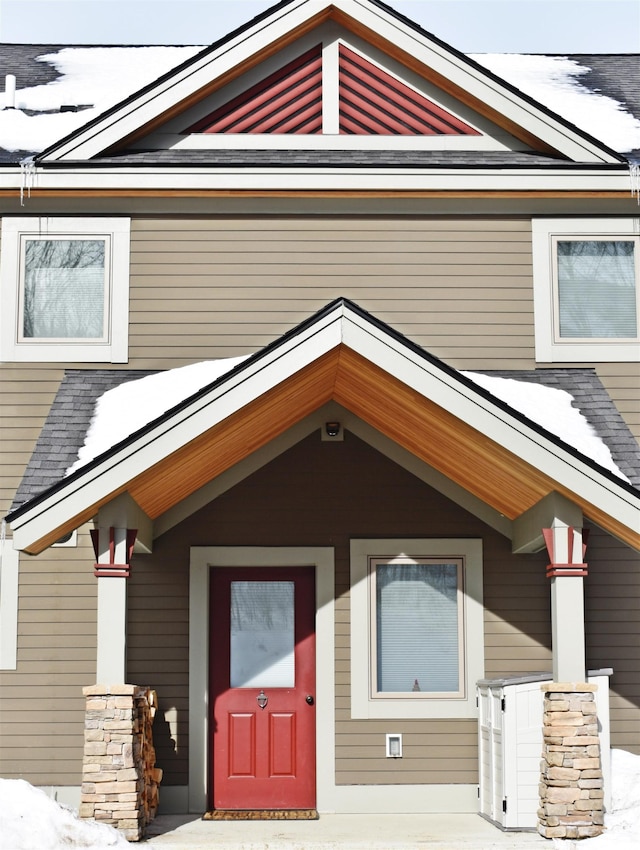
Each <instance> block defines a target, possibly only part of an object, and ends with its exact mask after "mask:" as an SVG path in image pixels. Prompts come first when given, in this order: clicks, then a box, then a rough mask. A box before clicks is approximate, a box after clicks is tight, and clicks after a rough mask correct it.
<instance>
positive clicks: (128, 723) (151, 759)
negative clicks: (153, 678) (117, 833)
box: [80, 685, 162, 841]
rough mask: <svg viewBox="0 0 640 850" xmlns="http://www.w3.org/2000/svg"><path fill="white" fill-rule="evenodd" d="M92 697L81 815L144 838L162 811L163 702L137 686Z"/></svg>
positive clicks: (94, 692)
mask: <svg viewBox="0 0 640 850" xmlns="http://www.w3.org/2000/svg"><path fill="white" fill-rule="evenodd" d="M83 693H84V695H85V697H86V713H85V733H84V737H85V744H84V758H83V769H82V791H81V798H80V817H82V818H92V819H94V820H96V821H99V822H100V823H108V824H109V825H111V826H114V827H116V829H119V830H121V831H122V833H123V834H124V836H125V838H127V839H128V840H129V841H139V840H140V839H141V838H143V837H144V834H145V828H146V826H147V825H148V824H149V823H150V822H151V821H152V820H153V818H154V817H155V814H156V810H157V808H158V786H159V784H160V780H161V779H162V771H161V770H160V769H159V768H156V767H155V750H154V747H153V735H152V724H153V717H154V715H155V710H156V705H157V698H156V695H155V692H154V691H150V690H149V689H148V688H140V687H137V686H136V685H112V686H105V685H92V686H90V687H86V688H83Z"/></svg>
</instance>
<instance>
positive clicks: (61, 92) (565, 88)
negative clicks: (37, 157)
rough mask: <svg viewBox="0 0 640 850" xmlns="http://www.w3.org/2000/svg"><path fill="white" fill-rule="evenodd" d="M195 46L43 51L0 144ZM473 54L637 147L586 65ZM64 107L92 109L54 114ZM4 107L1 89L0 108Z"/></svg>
mask: <svg viewBox="0 0 640 850" xmlns="http://www.w3.org/2000/svg"><path fill="white" fill-rule="evenodd" d="M200 50H202V47H198V46H190V47H166V46H165V47H66V48H63V49H62V50H59V51H57V52H55V53H50V54H43V55H42V56H40V57H39V61H42V62H50V63H51V64H52V65H53V66H54V67H55V68H56V69H57V70H58V71H59V72H60V73H61V74H62V76H61V77H60V78H58V79H57V80H55V81H54V82H51V83H49V84H47V85H41V86H34V87H31V88H19V89H18V90H17V91H16V109H14V110H11V111H5V112H4V113H3V114H2V121H0V148H5V149H7V150H27V151H40V150H43V149H44V148H46V147H48V146H49V145H51V144H53V143H54V142H55V141H57V140H58V139H61V138H63V137H64V136H66V135H67V134H68V133H71V132H73V131H75V130H77V129H78V128H79V127H81V126H82V125H83V124H85V123H87V122H88V121H90V120H92V119H93V118H95V117H96V116H98V115H100V114H101V113H102V112H104V111H105V110H106V109H108V108H109V107H111V106H113V105H114V104H116V103H119V102H120V101H121V100H124V99H125V98H126V97H128V96H129V95H131V94H133V93H134V92H136V91H137V90H138V89H140V88H142V87H143V86H145V85H147V84H148V83H150V82H152V81H153V80H155V79H156V78H157V77H159V76H160V75H162V74H164V73H165V72H166V71H169V70H170V69H171V68H173V67H175V66H177V65H179V64H180V63H182V62H184V61H186V60H187V59H189V58H191V57H192V56H194V55H195V54H196V53H198V52H199V51H200ZM471 58H472V59H475V60H476V61H477V62H479V64H481V65H484V66H485V67H486V68H488V69H489V70H490V71H492V72H493V73H494V74H497V75H498V76H499V77H502V78H503V79H505V80H507V81H508V82H510V83H511V84H512V85H514V86H516V88H518V89H520V90H521V91H522V92H524V93H525V94H528V95H529V96H530V97H533V98H534V99H535V100H538V101H539V102H540V103H542V104H544V105H545V106H546V107H547V108H548V109H551V110H552V111H553V112H555V113H557V114H558V115H562V116H563V117H565V118H566V119H568V120H569V121H570V122H572V123H573V124H575V125H576V126H578V127H579V128H580V129H582V130H585V131H586V132H588V133H590V134H591V135H592V136H594V137H595V138H597V139H600V140H601V141H603V142H604V143H605V144H607V145H609V146H610V147H612V148H614V149H615V150H617V151H622V152H625V151H631V150H634V149H637V148H640V120H638V119H637V118H634V117H633V116H632V115H631V114H630V113H629V112H627V111H626V109H625V107H624V106H623V105H622V104H620V103H618V101H616V100H614V99H612V98H610V97H606V96H605V95H603V94H600V93H599V92H594V91H591V90H590V89H588V88H587V87H586V86H585V85H584V84H583V83H582V82H581V77H583V76H584V75H585V74H587V73H588V71H589V68H587V67H586V66H584V65H581V64H580V63H579V62H577V61H576V60H574V59H569V58H566V57H560V56H540V55H538V56H536V55H526V54H515V53H514V54H504V53H500V54H472V55H471ZM18 84H20V81H18ZM68 104H72V105H73V104H75V105H79V104H82V105H87V104H90V105H91V108H90V109H86V110H82V111H80V112H63V113H60V112H59V111H58V110H59V109H60V107H61V106H62V105H68ZM4 105H5V96H4V93H0V110H1V109H2V108H3V107H4ZM22 110H35V111H37V112H39V113H40V114H37V115H27V114H26V113H25V112H23V111H22Z"/></svg>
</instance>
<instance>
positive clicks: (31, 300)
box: [19, 237, 109, 341]
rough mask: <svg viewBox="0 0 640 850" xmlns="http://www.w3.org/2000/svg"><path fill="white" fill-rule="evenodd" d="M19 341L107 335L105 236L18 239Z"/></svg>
mask: <svg viewBox="0 0 640 850" xmlns="http://www.w3.org/2000/svg"><path fill="white" fill-rule="evenodd" d="M22 251H23V261H22V264H21V267H22V269H23V275H24V279H23V281H22V285H21V287H20V296H21V297H20V328H21V333H20V336H19V340H20V341H22V340H38V339H43V340H65V341H70V340H92V341H94V340H95V341H106V340H107V339H108V333H109V328H108V315H109V313H108V306H107V305H108V300H109V275H108V257H109V248H108V238H107V237H102V238H95V237H94V238H73V239H69V238H33V237H23V239H22Z"/></svg>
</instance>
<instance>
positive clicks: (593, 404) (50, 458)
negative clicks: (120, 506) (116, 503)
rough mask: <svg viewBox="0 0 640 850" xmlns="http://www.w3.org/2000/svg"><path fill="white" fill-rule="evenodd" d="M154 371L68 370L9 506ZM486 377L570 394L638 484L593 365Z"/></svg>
mask: <svg viewBox="0 0 640 850" xmlns="http://www.w3.org/2000/svg"><path fill="white" fill-rule="evenodd" d="M153 374H156V372H152V371H143V370H131V371H124V370H123V371H118V370H110V369H67V370H66V371H65V376H64V379H63V380H62V383H61V384H60V388H59V390H58V393H57V395H56V397H55V399H54V402H53V404H52V406H51V410H50V412H49V415H48V417H47V420H46V422H45V425H44V427H43V429H42V432H41V433H40V436H39V438H38V440H37V443H36V446H35V449H34V451H33V454H32V456H31V460H30V461H29V464H28V465H27V469H26V470H25V474H24V477H23V479H22V482H21V484H20V486H19V487H18V491H17V493H16V496H15V499H14V502H13V505H12V508H11V510H12V511H13V510H17V509H18V508H19V507H21V506H22V505H23V504H25V503H26V502H28V501H29V500H30V499H32V498H34V497H35V496H37V495H38V494H39V493H42V492H43V491H44V490H46V489H48V488H49V487H52V486H54V485H56V484H57V483H59V482H60V481H61V480H62V478H63V477H64V475H65V472H66V470H67V469H68V468H69V467H70V466H71V465H72V464H73V463H74V462H75V460H76V459H77V454H78V450H79V449H80V448H81V447H82V445H83V442H84V437H85V434H86V432H87V430H88V428H89V424H90V422H91V417H92V414H93V410H94V407H95V403H96V401H97V400H98V398H99V397H100V396H101V395H102V394H103V393H104V392H106V391H107V390H110V389H112V388H114V387H116V386H119V385H120V384H122V383H125V382H127V381H132V380H135V379H137V378H143V377H146V376H147V375H153ZM483 374H486V375H493V376H497V377H504V378H514V379H516V380H520V381H532V382H535V383H539V384H543V385H544V386H548V387H553V388H555V389H561V390H565V391H566V392H568V393H570V394H571V395H572V396H573V399H574V401H573V406H574V407H576V408H577V409H579V410H580V411H581V412H582V414H583V415H584V417H585V418H586V419H587V421H588V422H589V423H590V424H591V425H592V426H593V428H594V430H595V431H596V433H597V434H598V435H599V436H600V437H601V438H602V440H603V441H604V442H605V443H606V444H607V445H608V447H609V449H610V451H611V454H612V457H613V459H614V461H615V463H616V464H617V465H618V467H619V469H620V470H621V471H622V472H623V473H624V474H625V475H626V476H627V478H628V479H629V481H630V482H631V483H632V484H633V485H634V486H636V487H640V446H638V443H637V442H636V441H635V439H634V437H633V435H632V433H631V432H630V430H629V428H628V426H627V424H626V423H625V421H624V420H623V419H622V417H621V415H620V413H619V412H618V410H617V409H616V407H615V405H614V404H613V402H612V400H611V398H610V397H609V395H608V394H607V391H606V390H605V388H604V387H603V385H602V384H601V382H600V379H599V378H598V376H597V375H596V373H595V370H593V369H538V370H528V371H522V370H518V371H510V370H503V371H488V372H483Z"/></svg>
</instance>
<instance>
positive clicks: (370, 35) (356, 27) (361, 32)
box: [331, 9, 558, 153]
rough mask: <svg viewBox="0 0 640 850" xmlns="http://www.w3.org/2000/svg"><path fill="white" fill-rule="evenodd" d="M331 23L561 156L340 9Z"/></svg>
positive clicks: (542, 148)
mask: <svg viewBox="0 0 640 850" xmlns="http://www.w3.org/2000/svg"><path fill="white" fill-rule="evenodd" d="M331 17H332V19H333V20H334V21H336V22H337V23H338V24H341V25H342V26H344V27H345V28H346V29H348V30H350V31H351V32H353V33H354V34H355V35H357V36H359V37H360V38H362V39H363V40H365V41H367V42H368V43H369V44H372V45H374V47H377V48H378V49H379V50H381V51H382V52H384V53H387V54H388V55H389V56H391V57H392V58H393V59H396V60H397V61H398V62H400V63H401V64H402V65H405V66H406V67H407V68H410V69H411V70H412V71H415V73H417V74H419V75H420V76H421V77H424V78H425V79H427V80H429V82H431V83H433V84H434V85H436V86H438V88H440V89H442V91H445V92H447V94H450V95H452V96H453V97H455V98H456V99H457V100H459V101H460V102H461V103H464V104H465V105H466V106H469V107H470V108H471V109H473V110H475V111H476V112H478V113H479V114H480V115H483V116H484V117H485V118H488V119H489V120H490V121H493V123H494V124H497V125H498V127H502V129H504V130H506V131H507V132H509V133H511V135H512V136H515V138H516V139H520V141H521V142H524V143H525V144H527V145H529V146H530V147H532V148H534V149H535V150H537V151H540V152H541V153H544V152H546V153H558V151H557V150H556V149H555V148H552V147H551V146H549V145H548V144H547V143H546V142H543V141H542V140H541V139H539V138H538V137H537V136H535V135H533V134H532V133H529V132H528V131H527V130H525V129H524V128H522V127H520V126H519V125H518V124H516V123H514V122H513V121H510V120H509V119H507V118H505V116H504V115H502V114H501V113H500V112H498V111H497V110H495V109H492V108H491V107H489V106H487V104H486V103H484V102H483V101H481V100H478V98H476V97H474V96H473V95H471V94H469V92H467V91H465V89H462V88H460V87H459V86H457V85H455V84H454V83H452V82H451V80H449V79H447V78H446V77H443V76H442V75H441V74H439V73H437V72H436V71H434V70H433V68H430V67H429V66H428V65H425V64H424V63H422V62H419V61H418V60H417V59H416V58H415V57H414V56H411V54H409V53H405V52H404V51H403V50H401V49H400V48H399V47H398V46H397V45H395V44H393V43H392V42H390V41H387V40H386V39H385V38H383V37H382V36H381V35H380V34H379V33H376V32H374V31H373V30H370V29H369V28H368V27H366V26H364V25H363V24H361V23H360V22H359V21H357V20H356V19H355V18H352V17H350V16H349V15H346V14H344V13H343V12H341V11H340V10H339V9H334V10H333V13H332V15H331Z"/></svg>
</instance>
